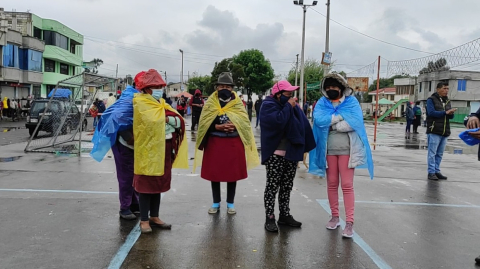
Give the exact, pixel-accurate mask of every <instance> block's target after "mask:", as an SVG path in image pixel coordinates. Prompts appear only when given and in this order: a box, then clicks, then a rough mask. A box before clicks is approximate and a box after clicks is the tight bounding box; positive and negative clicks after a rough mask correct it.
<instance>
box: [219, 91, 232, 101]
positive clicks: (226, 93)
mask: <svg viewBox="0 0 480 269" xmlns="http://www.w3.org/2000/svg"><path fill="white" fill-rule="evenodd" d="M231 96H232V92H231V91H230V90H228V89H223V90H219V91H218V98H220V99H223V100H227V99H228V98H230V97H231Z"/></svg>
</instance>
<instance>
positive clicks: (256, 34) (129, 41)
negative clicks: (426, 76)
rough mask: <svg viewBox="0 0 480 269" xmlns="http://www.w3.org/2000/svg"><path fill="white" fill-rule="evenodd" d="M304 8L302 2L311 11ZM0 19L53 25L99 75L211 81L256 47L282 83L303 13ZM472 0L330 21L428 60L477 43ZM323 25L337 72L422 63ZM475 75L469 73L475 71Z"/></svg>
mask: <svg viewBox="0 0 480 269" xmlns="http://www.w3.org/2000/svg"><path fill="white" fill-rule="evenodd" d="M311 2H312V1H311V0H305V3H311ZM325 3H326V0H323V1H319V4H318V6H316V7H314V10H312V9H309V10H308V12H307V23H306V29H307V30H306V53H305V54H306V58H314V59H320V57H321V55H322V52H323V51H324V48H325V28H326V27H325V20H326V19H325V17H324V16H322V15H321V14H326V6H325ZM0 5H1V6H2V7H4V8H5V10H6V11H11V10H13V9H15V10H16V11H27V10H29V11H30V12H32V13H35V14H37V15H38V16H40V17H43V18H50V19H55V20H58V21H60V22H62V23H64V24H65V25H67V26H69V27H71V28H73V29H74V30H76V31H78V32H80V33H81V34H83V35H84V36H85V44H84V60H86V61H88V60H91V59H93V58H101V59H103V60H104V62H105V64H104V65H103V66H102V67H101V68H100V73H103V74H106V75H114V74H115V66H116V64H118V65H119V76H125V75H126V74H132V75H134V74H135V73H137V72H138V71H140V70H146V69H149V68H155V69H157V70H161V71H166V72H167V76H168V81H173V82H174V81H179V80H180V69H181V55H180V52H179V51H178V50H179V49H183V50H184V52H185V54H184V57H185V58H184V70H185V78H186V76H187V74H188V72H190V74H192V73H193V72H197V73H199V74H210V72H211V70H212V68H213V66H214V63H215V61H219V60H221V59H223V58H225V57H230V56H232V55H234V54H237V53H238V52H240V51H241V50H244V49H250V48H257V49H260V50H262V51H263V52H264V54H265V56H266V57H267V58H268V59H270V60H271V62H272V66H273V68H274V69H275V73H276V74H278V75H285V74H286V73H288V70H290V68H291V67H292V65H293V63H294V62H295V59H296V56H295V55H296V54H298V53H300V50H301V33H302V31H301V30H302V10H301V8H300V7H298V6H294V5H293V1H290V0H241V1H239V0H236V1H233V0H221V1H220V0H217V1H214V0H176V1H165V0H160V1H158V0H136V1H127V0H68V1H67V0H2V3H1V4H0ZM479 10H480V1H478V0H461V1H456V0H404V1H398V0H397V1H395V0H332V3H331V18H332V19H333V20H335V21H337V22H339V23H341V24H343V25H344V26H346V27H349V28H351V29H354V30H356V31H358V32H361V33H363V34H365V35H369V36H372V37H375V38H377V39H381V40H384V41H387V42H390V43H394V44H398V45H400V46H404V47H408V48H412V49H415V50H420V51H425V52H431V53H437V52H441V51H444V50H447V49H449V48H452V47H455V46H458V45H461V44H463V43H466V42H468V41H471V40H473V39H477V38H479V37H480V23H479V22H480V19H479V17H478V11H479ZM346 27H343V26H341V25H339V24H337V23H335V22H331V24H330V51H331V52H332V53H333V60H334V61H335V62H336V66H335V67H334V69H335V70H337V71H346V72H348V71H352V70H355V69H358V68H359V67H361V66H363V65H367V64H369V63H372V62H374V61H375V60H376V58H377V56H378V55H381V56H382V57H383V58H385V59H388V60H404V59H412V58H418V57H423V56H427V55H428V54H426V53H421V52H416V51H412V50H407V49H402V48H398V47H395V46H391V45H387V44H385V43H382V42H379V41H376V40H374V39H371V38H368V37H365V36H363V35H361V34H358V33H356V32H354V31H352V30H349V29H347V28H346ZM477 67H478V66H477Z"/></svg>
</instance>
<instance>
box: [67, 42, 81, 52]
mask: <svg viewBox="0 0 480 269" xmlns="http://www.w3.org/2000/svg"><path fill="white" fill-rule="evenodd" d="M78 45H81V44H80V43H78V42H75V41H74V40H73V39H70V52H71V53H73V54H75V53H76V51H77V46H78Z"/></svg>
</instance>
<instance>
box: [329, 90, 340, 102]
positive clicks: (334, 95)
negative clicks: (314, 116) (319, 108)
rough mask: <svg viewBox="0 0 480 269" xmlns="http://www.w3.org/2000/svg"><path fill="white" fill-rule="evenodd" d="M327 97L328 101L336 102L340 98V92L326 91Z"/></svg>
mask: <svg viewBox="0 0 480 269" xmlns="http://www.w3.org/2000/svg"><path fill="white" fill-rule="evenodd" d="M327 96H328V99H330V100H337V99H338V97H339V96H340V92H339V91H336V90H329V91H327Z"/></svg>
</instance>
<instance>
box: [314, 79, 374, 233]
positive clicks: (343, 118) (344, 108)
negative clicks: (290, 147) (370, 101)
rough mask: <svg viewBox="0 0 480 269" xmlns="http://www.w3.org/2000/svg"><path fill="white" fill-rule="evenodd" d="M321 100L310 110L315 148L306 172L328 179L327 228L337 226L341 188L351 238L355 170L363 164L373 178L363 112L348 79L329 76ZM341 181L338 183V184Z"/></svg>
mask: <svg viewBox="0 0 480 269" xmlns="http://www.w3.org/2000/svg"><path fill="white" fill-rule="evenodd" d="M322 93H323V95H324V97H322V98H321V99H320V100H318V103H317V105H316V106H315V110H314V111H313V114H314V117H315V121H314V125H313V133H314V135H315V141H316V144H317V147H316V149H315V150H313V151H311V152H310V167H309V171H308V172H309V173H312V174H314V175H317V176H321V177H325V176H326V179H327V188H328V192H327V196H328V201H329V204H330V210H331V213H332V217H331V219H330V220H329V221H328V223H327V225H326V228H327V229H329V230H335V229H337V228H338V227H339V226H340V212H339V209H338V207H339V203H338V187H339V186H341V187H342V191H343V200H344V205H345V213H346V225H345V228H344V230H343V232H342V236H343V237H345V238H352V237H353V235H354V231H353V224H354V213H355V192H354V189H353V185H354V184H353V179H354V174H355V168H357V167H361V166H363V165H366V166H367V168H368V171H369V173H370V177H371V178H372V179H373V172H374V168H373V159H372V153H371V150H370V143H369V142H368V137H367V132H366V130H365V125H364V122H363V112H362V108H361V107H360V104H359V103H358V101H357V98H355V97H354V96H352V94H353V89H352V88H351V87H350V86H349V85H348V83H347V80H346V79H345V78H344V77H343V76H341V75H340V74H337V73H330V74H328V75H327V76H325V78H324V79H323V81H322ZM340 181H341V183H340Z"/></svg>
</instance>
